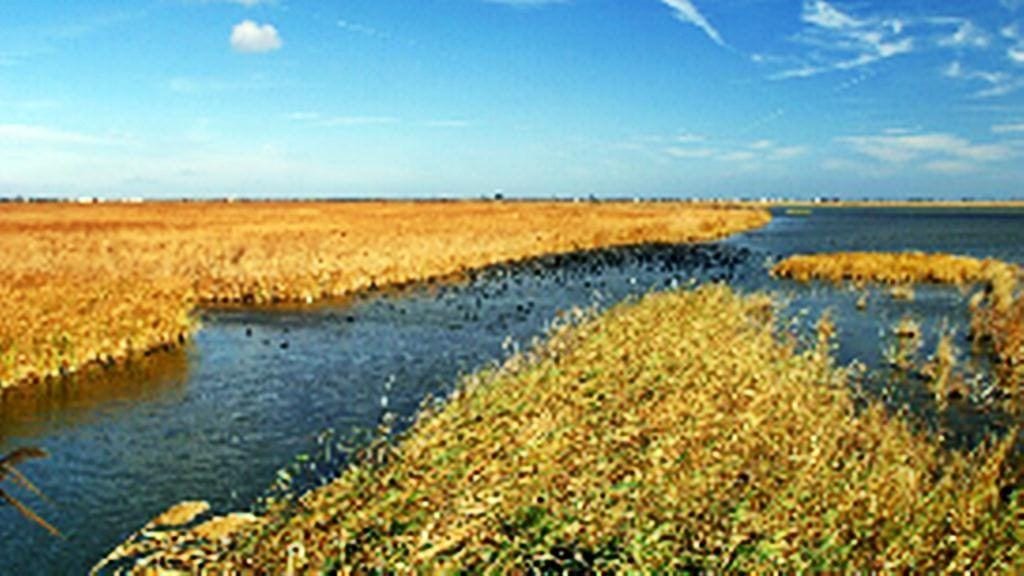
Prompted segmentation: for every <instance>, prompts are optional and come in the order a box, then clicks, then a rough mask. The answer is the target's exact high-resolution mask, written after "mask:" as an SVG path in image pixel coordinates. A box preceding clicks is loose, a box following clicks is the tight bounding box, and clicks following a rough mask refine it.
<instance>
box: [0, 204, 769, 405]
mask: <svg viewBox="0 0 1024 576" xmlns="http://www.w3.org/2000/svg"><path fill="white" fill-rule="evenodd" d="M769 219H770V216H769V214H768V213H767V212H764V211H756V210H740V209H728V208H714V207H706V206H705V207H702V206H694V205H680V204H646V205H645V204H601V205H571V204H554V203H531V204H518V203H517V204H511V203H509V204H506V203H473V202H462V203H380V202H378V203H359V204H354V203H352V204H328V203H281V204H275V203H263V204H234V205H232V204H213V203H204V204H145V205H141V206H130V205H100V206H73V205H3V206H0V254H2V257H0V386H4V385H11V384H14V383H18V382H23V381H31V380H39V379H43V378H46V377H49V376H53V375H57V374H60V373H62V372H68V371H73V370H75V369H77V368H78V367H80V366H82V365H84V364H87V363H90V362H96V361H99V362H112V361H116V360H118V359H121V358H124V357H126V356H129V355H131V354H133V353H136V352H139V351H145V350H150V349H153V348H158V347H161V346H165V345H168V344H173V343H178V342H180V341H183V340H184V339H185V338H186V337H187V336H188V335H189V333H190V331H191V330H192V329H193V328H194V322H193V319H192V317H191V312H192V310H193V309H194V308H195V307H196V306H197V305H202V304H207V303H217V302H246V303H256V304H258V303H267V302H276V301H293V302H311V301H313V300H318V299H321V298H327V297H333V296H341V295H344V294H348V293H351V292H354V291H359V290H364V289H367V288H369V287H372V286H385V285H390V284H400V283H407V282H410V281H415V280H422V279H426V278H429V277H435V276H444V275H449V274H452V273H457V272H459V271H462V270H465V269H468V268H475V267H480V266H484V265H488V264H494V263H499V262H504V261H509V260H517V259H522V258H528V257H531V256H538V255H542V254H546V253H555V252H565V251H571V250H576V249H586V248H595V247H604V246H614V245H623V244H637V243H644V242H687V241H699V240H710V239H714V238H719V237H722V236H725V235H728V234H732V233H735V232H739V231H742V230H746V229H750V228H754V227H758V226H761V225H763V224H765V223H767V221H768V220H769Z"/></svg>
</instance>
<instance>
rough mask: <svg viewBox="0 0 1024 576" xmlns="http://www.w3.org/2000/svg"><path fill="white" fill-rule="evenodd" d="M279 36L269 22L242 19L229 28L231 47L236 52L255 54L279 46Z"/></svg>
mask: <svg viewBox="0 0 1024 576" xmlns="http://www.w3.org/2000/svg"><path fill="white" fill-rule="evenodd" d="M281 45H282V42H281V36H280V35H279V34H278V32H277V28H275V27H274V26H272V25H270V24H257V23H256V22H253V21H252V20H244V21H242V22H240V23H239V24H236V25H235V27H234V28H232V29H231V47H232V48H234V50H235V51H236V52H242V53H248V54H255V53H261V52H272V51H274V50H277V49H279V48H281Z"/></svg>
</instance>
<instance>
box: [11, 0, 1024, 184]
mask: <svg viewBox="0 0 1024 576" xmlns="http://www.w3.org/2000/svg"><path fill="white" fill-rule="evenodd" d="M0 31H2V32H0V195H5V196H12V195H18V194H21V195H38V196H78V195H100V196H148V197H176V196H235V195H237V196H262V197H267V196H270V197H277V196H337V197H347V196H385V197H401V196H419V197H436V196H461V197H476V196H481V195H491V194H493V193H494V192H495V191H496V190H502V191H503V192H504V193H505V194H506V195H508V196H522V197H552V196H554V197H572V196H586V195H591V194H593V195H597V196H605V197H609V196H624V197H633V196H641V197H644V196H678V197H732V196H748V197H749V196H755V197H756V196H791V197H807V196H816V195H825V196H841V197H864V196H871V197H879V196H885V197H893V198H898V197H908V196H934V197H941V198H954V197H956V198H958V197H962V196H975V197H1024V161H1022V160H1024V0H971V1H970V2H938V1H927V0H889V1H885V2H883V1H880V0H829V1H827V2H826V1H823V0H808V1H805V2H801V1H799V0H716V1H712V0H347V1H338V2H322V1H311V0H309V1H302V0H146V1H131V0H117V1H115V0H97V1H91V2H85V1H77V2H76V1H73V0H69V1H67V2H61V3H59V4H58V3H53V2H40V1H38V0H3V5H2V7H0Z"/></svg>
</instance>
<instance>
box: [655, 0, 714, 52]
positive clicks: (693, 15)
mask: <svg viewBox="0 0 1024 576" xmlns="http://www.w3.org/2000/svg"><path fill="white" fill-rule="evenodd" d="M661 3H662V4H665V5H666V6H668V7H669V8H671V9H672V10H673V11H674V12H675V16H676V18H677V19H678V20H680V21H681V22H686V23H687V24H693V25H694V26H696V27H697V28H700V29H701V30H703V31H704V33H705V34H707V35H708V38H711V40H713V41H714V42H715V44H718V45H719V46H725V45H726V44H725V41H724V40H722V35H721V34H719V33H718V30H716V29H715V27H714V26H712V25H711V23H710V22H708V19H707V18H705V17H704V15H703V14H701V13H700V11H699V10H697V7H696V6H694V5H693V3H692V2H691V1H690V0H661Z"/></svg>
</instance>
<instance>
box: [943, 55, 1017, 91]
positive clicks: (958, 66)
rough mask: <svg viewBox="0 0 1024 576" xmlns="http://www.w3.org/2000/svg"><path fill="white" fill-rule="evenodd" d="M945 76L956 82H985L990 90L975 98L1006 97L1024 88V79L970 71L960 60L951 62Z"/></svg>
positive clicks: (994, 72)
mask: <svg viewBox="0 0 1024 576" xmlns="http://www.w3.org/2000/svg"><path fill="white" fill-rule="evenodd" d="M942 74H943V76H945V77H947V78H953V79H956V80H964V81H976V82H984V83H986V84H988V88H985V89H983V90H979V91H977V92H975V93H974V97H975V98H993V97H996V96H1005V95H1006V94H1010V93H1011V92H1016V91H1017V90H1020V89H1021V88H1024V78H1019V77H1014V76H1013V75H1011V74H1008V73H1006V72H1000V71H991V70H970V69H968V68H966V67H965V66H964V65H963V64H962V63H961V62H960V61H959V60H954V61H953V62H950V64H949V65H948V66H946V67H945V68H944V69H943V70H942Z"/></svg>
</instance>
